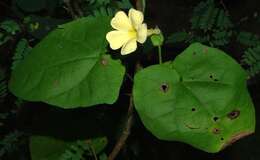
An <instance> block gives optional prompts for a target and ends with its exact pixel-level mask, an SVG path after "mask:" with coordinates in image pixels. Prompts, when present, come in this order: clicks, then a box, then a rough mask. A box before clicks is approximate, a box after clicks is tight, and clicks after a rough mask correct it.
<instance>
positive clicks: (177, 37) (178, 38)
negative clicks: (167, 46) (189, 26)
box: [165, 31, 190, 43]
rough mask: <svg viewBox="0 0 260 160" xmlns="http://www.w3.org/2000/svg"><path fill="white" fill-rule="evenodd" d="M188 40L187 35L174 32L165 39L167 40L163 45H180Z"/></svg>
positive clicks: (183, 32)
mask: <svg viewBox="0 0 260 160" xmlns="http://www.w3.org/2000/svg"><path fill="white" fill-rule="evenodd" d="M189 38H190V35H189V33H187V32H185V31H182V32H176V33H173V34H171V35H170V36H168V37H167V40H166V42H165V43H181V42H187V41H188V40H189Z"/></svg>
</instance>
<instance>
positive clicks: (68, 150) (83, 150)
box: [30, 136, 107, 160]
mask: <svg viewBox="0 0 260 160" xmlns="http://www.w3.org/2000/svg"><path fill="white" fill-rule="evenodd" d="M106 145H107V139H106V138H105V137H100V138H94V139H91V140H85V141H83V140H76V141H63V140H61V139H56V138H51V137H44V136H32V137H31V139H30V150H31V158H32V160H85V156H94V155H93V154H95V156H97V155H98V154H100V153H101V152H102V151H103V149H104V148H105V147H106Z"/></svg>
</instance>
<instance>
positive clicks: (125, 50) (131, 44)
mask: <svg viewBox="0 0 260 160" xmlns="http://www.w3.org/2000/svg"><path fill="white" fill-rule="evenodd" d="M136 48H137V42H136V39H135V38H133V39H131V40H129V41H128V42H127V43H126V44H124V46H123V47H122V49H121V54H122V55H127V54H129V53H132V52H134V51H135V50H136Z"/></svg>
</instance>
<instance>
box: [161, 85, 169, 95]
mask: <svg viewBox="0 0 260 160" xmlns="http://www.w3.org/2000/svg"><path fill="white" fill-rule="evenodd" d="M168 90H169V85H168V84H167V83H163V84H162V85H161V91H163V92H164V93H166V92H167V91H168Z"/></svg>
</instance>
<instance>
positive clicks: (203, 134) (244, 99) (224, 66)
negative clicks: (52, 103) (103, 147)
mask: <svg viewBox="0 0 260 160" xmlns="http://www.w3.org/2000/svg"><path fill="white" fill-rule="evenodd" d="M246 78H247V74H246V72H245V71H244V70H243V69H242V68H241V67H240V65H239V64H238V63H236V62H235V61H234V60H233V59H232V58H231V57H229V56H228V55H226V54H225V53H223V52H222V51H220V50H218V49H215V48H210V47H207V46H204V45H201V44H199V43H195V44H192V45H191V46H190V47H188V48H187V49H186V50H185V51H184V52H183V53H181V54H180V55H179V56H177V57H176V59H175V60H174V61H173V62H170V63H165V64H163V65H154V66H150V67H148V68H145V69H143V70H141V71H140V72H138V73H137V74H136V76H135V79H134V91H133V92H134V93H133V94H134V103H135V107H136V109H137V111H138V114H139V115H140V117H141V119H142V121H143V123H144V125H145V126H146V128H147V129H148V130H150V131H151V132H152V133H153V134H154V135H155V136H156V137H158V138H159V139H162V140H176V141H181V142H185V143H188V144H190V145H192V146H194V147H196V148H199V149H202V150H204V151H207V152H218V151H220V150H221V149H223V148H225V147H226V146H227V145H229V144H231V143H233V142H234V141H236V140H238V139H240V138H241V137H243V136H245V135H248V134H251V133H253V132H254V129H255V113H254V107H253V104H252V101H251V99H250V95H249V93H248V91H247V88H246Z"/></svg>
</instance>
